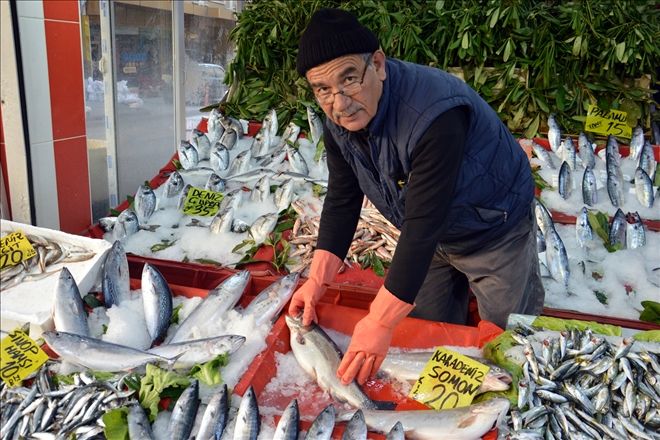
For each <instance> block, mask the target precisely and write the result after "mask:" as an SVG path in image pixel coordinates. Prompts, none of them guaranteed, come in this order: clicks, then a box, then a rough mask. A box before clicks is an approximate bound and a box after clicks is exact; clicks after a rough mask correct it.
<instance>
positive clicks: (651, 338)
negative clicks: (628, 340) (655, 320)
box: [633, 330, 660, 343]
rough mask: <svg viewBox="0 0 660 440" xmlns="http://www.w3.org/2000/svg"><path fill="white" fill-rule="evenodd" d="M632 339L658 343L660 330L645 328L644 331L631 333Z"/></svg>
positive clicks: (659, 341)
mask: <svg viewBox="0 0 660 440" xmlns="http://www.w3.org/2000/svg"><path fill="white" fill-rule="evenodd" d="M633 339H635V340H636V341H645V342H658V343H660V330H647V331H645V332H638V333H635V334H634V335H633Z"/></svg>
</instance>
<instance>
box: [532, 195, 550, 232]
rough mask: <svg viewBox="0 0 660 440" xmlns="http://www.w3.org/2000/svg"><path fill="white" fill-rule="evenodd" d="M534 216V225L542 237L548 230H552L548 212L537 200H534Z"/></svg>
mask: <svg viewBox="0 0 660 440" xmlns="http://www.w3.org/2000/svg"><path fill="white" fill-rule="evenodd" d="M534 215H535V216H536V224H537V226H538V227H539V229H540V230H541V232H542V233H543V236H545V235H546V234H547V232H548V231H549V230H550V229H554V227H555V224H554V222H553V221H552V216H551V215H550V212H549V211H548V209H547V208H546V207H545V205H543V203H541V201H540V200H538V199H535V200H534Z"/></svg>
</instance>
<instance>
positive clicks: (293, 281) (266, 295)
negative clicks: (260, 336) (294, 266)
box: [243, 272, 300, 325]
mask: <svg viewBox="0 0 660 440" xmlns="http://www.w3.org/2000/svg"><path fill="white" fill-rule="evenodd" d="M299 278H300V273H298V272H293V273H290V274H288V275H286V276H283V277H282V278H280V279H279V280H277V281H275V282H274V283H272V284H271V285H269V286H268V287H266V288H265V289H264V290H262V291H261V292H260V293H259V294H258V295H257V296H256V298H254V299H253V300H252V301H251V302H250V304H249V305H248V306H247V307H246V308H245V310H244V311H243V314H244V315H251V316H253V317H254V322H255V324H256V325H261V324H263V323H265V322H269V321H274V320H275V319H276V317H277V316H278V315H279V313H280V311H282V308H283V307H284V305H285V304H286V303H287V302H288V301H289V299H291V296H292V295H293V291H294V290H295V288H296V286H297V285H298V279H299Z"/></svg>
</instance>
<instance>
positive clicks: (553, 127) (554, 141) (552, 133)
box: [548, 114, 561, 154]
mask: <svg viewBox="0 0 660 440" xmlns="http://www.w3.org/2000/svg"><path fill="white" fill-rule="evenodd" d="M548 143H549V144H550V149H551V150H552V151H553V152H554V153H555V154H557V152H558V150H559V144H560V143H561V129H560V128H559V124H558V123H557V120H556V119H555V115H554V114H551V115H550V116H548Z"/></svg>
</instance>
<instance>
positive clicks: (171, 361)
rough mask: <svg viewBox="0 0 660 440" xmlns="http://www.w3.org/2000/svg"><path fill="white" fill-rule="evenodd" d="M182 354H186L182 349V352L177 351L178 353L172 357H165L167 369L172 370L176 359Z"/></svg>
mask: <svg viewBox="0 0 660 440" xmlns="http://www.w3.org/2000/svg"><path fill="white" fill-rule="evenodd" d="M184 354H186V352H185V351H184V352H183V353H179V354H177V355H176V356H174V357H171V358H165V359H167V371H172V370H173V369H174V364H176V361H178V360H179V358H180V357H181V356H183V355H184Z"/></svg>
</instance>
